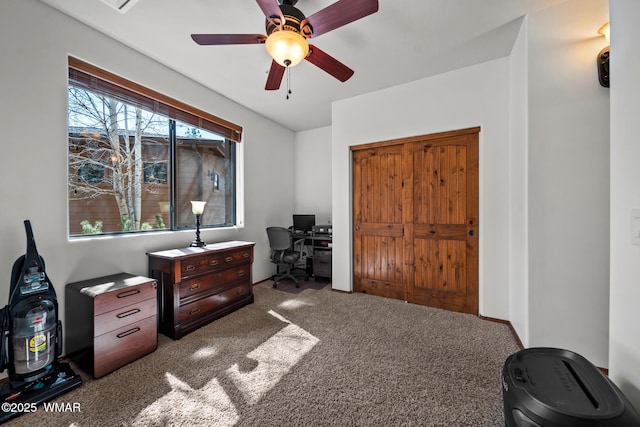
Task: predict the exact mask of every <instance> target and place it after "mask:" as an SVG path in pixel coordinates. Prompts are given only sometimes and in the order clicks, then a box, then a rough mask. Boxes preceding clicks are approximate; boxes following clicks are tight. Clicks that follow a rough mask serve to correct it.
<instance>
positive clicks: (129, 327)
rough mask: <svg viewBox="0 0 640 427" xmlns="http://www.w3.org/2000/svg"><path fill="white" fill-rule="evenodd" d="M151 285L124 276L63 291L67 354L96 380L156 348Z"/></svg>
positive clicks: (154, 299) (154, 300) (155, 304)
mask: <svg viewBox="0 0 640 427" xmlns="http://www.w3.org/2000/svg"><path fill="white" fill-rule="evenodd" d="M156 289H157V285H156V281H155V280H153V279H151V278H149V277H143V276H134V275H132V274H128V273H121V274H115V275H112V276H105V277H99V278H96V279H90V280H85V281H82V282H76V283H69V284H68V285H67V286H66V287H65V323H64V325H65V329H66V333H65V344H66V352H67V354H68V355H69V356H70V357H71V359H73V360H74V361H75V362H77V363H78V365H80V367H81V368H83V369H85V370H86V371H87V372H89V373H91V374H92V375H93V376H94V377H95V378H100V377H102V376H104V375H106V374H108V373H110V372H112V371H115V370H116V369H118V368H120V367H122V366H124V365H126V364H127V363H130V362H133V361H134V360H136V359H139V358H140V357H142V356H144V355H146V354H149V353H151V352H153V351H154V350H155V349H156V348H157V346H158V316H157V313H158V302H157V301H158V299H157V290H156Z"/></svg>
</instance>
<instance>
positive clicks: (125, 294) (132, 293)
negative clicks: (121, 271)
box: [117, 289, 140, 298]
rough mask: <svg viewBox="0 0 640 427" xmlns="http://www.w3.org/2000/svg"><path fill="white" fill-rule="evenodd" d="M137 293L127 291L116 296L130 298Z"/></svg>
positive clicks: (137, 291)
mask: <svg viewBox="0 0 640 427" xmlns="http://www.w3.org/2000/svg"><path fill="white" fill-rule="evenodd" d="M139 293H140V290H139V289H133V290H130V291H127V292H122V293H119V294H118V295H117V296H118V298H126V297H130V296H133V295H137V294H139Z"/></svg>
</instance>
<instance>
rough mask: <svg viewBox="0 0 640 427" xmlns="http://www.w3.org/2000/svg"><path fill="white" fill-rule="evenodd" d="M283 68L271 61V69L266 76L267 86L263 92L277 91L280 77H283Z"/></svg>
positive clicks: (280, 80)
mask: <svg viewBox="0 0 640 427" xmlns="http://www.w3.org/2000/svg"><path fill="white" fill-rule="evenodd" d="M284 70H285V68H284V67H283V66H282V65H280V64H278V63H277V62H276V61H271V69H269V76H267V84H266V85H265V87H264V89H265V90H278V89H280V83H281V82H282V76H284Z"/></svg>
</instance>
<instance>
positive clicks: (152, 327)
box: [93, 316, 158, 378]
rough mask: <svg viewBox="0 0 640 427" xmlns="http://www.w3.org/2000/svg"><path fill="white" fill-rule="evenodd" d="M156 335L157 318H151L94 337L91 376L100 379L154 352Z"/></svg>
mask: <svg viewBox="0 0 640 427" xmlns="http://www.w3.org/2000/svg"><path fill="white" fill-rule="evenodd" d="M157 333H158V331H157V317H156V316H151V317H147V318H146V319H142V320H140V321H139V322H136V323H133V324H130V325H127V326H124V327H122V328H119V329H116V330H115V331H111V332H108V333H106V334H103V335H100V336H99V337H96V338H95V340H94V344H93V345H94V361H93V366H94V373H93V376H94V377H96V378H99V377H102V376H104V375H106V374H108V373H109V372H111V371H114V370H116V369H118V368H119V367H121V366H124V365H125V364H127V363H129V362H133V361H134V360H136V359H138V358H140V357H142V356H144V355H146V354H149V353H151V352H152V351H154V350H155V349H156V347H157Z"/></svg>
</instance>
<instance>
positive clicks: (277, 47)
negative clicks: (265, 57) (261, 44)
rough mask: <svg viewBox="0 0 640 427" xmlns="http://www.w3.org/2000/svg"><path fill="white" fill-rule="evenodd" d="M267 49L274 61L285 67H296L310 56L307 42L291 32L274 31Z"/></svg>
mask: <svg viewBox="0 0 640 427" xmlns="http://www.w3.org/2000/svg"><path fill="white" fill-rule="evenodd" d="M265 47H266V48H267V52H269V55H271V57H272V58H273V59H274V61H276V62H277V63H278V64H280V65H282V66H283V67H294V66H296V65H298V64H299V63H300V62H301V61H302V60H303V59H304V58H306V56H307V55H308V54H309V44H308V43H307V40H306V39H305V38H304V37H302V36H301V35H300V34H298V33H296V32H294V31H290V30H282V31H274V32H272V33H271V34H269V37H267V41H266V42H265Z"/></svg>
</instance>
